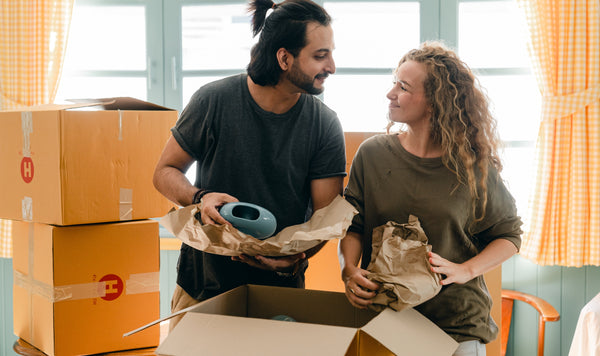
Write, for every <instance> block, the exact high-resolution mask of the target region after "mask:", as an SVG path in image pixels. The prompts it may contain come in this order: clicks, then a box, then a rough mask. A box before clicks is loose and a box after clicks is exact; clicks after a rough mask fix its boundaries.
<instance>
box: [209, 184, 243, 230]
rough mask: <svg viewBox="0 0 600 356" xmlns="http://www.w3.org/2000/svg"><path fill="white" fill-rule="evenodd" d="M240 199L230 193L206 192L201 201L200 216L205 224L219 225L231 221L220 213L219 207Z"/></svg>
mask: <svg viewBox="0 0 600 356" xmlns="http://www.w3.org/2000/svg"><path fill="white" fill-rule="evenodd" d="M237 201H238V200H237V199H236V198H235V197H232V196H231V195H229V194H225V193H216V192H211V193H206V194H205V195H204V196H203V197H202V200H201V202H200V218H201V219H202V220H201V222H202V223H203V224H210V225H219V224H228V225H231V223H230V222H229V221H227V220H225V218H224V217H222V216H221V214H219V209H220V208H221V207H222V206H223V205H225V204H226V203H234V202H237Z"/></svg>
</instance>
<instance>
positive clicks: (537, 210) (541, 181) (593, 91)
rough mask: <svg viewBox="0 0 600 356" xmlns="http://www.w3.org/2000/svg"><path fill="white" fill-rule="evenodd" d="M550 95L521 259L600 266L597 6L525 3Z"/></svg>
mask: <svg viewBox="0 0 600 356" xmlns="http://www.w3.org/2000/svg"><path fill="white" fill-rule="evenodd" d="M519 5H520V6H521V8H522V9H524V11H525V14H526V17H527V21H528V26H529V29H530V32H531V42H530V50H531V57H532V61H533V67H534V70H535V72H536V76H537V81H538V84H539V87H540V90H541V93H542V97H543V108H542V120H541V124H540V131H539V136H538V140H537V146H536V152H537V160H536V162H537V173H536V180H535V182H536V184H535V188H534V190H533V194H532V196H531V199H530V206H531V211H532V213H531V214H532V215H531V217H530V218H531V219H530V223H531V225H530V228H529V230H528V232H527V233H526V234H525V236H524V239H523V245H522V247H521V255H522V256H524V257H526V258H528V259H530V260H532V261H534V262H535V263H537V264H540V265H561V266H573V267H580V266H583V265H600V39H599V37H600V27H599V25H600V12H599V11H600V10H599V2H598V1H597V0H570V1H568V0H560V1H556V0H519Z"/></svg>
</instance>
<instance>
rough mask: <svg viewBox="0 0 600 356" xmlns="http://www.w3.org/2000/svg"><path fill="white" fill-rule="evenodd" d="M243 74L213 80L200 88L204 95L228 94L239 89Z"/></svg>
mask: <svg viewBox="0 0 600 356" xmlns="http://www.w3.org/2000/svg"><path fill="white" fill-rule="evenodd" d="M245 76H246V75H245V74H243V73H242V74H236V75H232V76H228V77H225V78H221V79H217V80H214V81H212V82H210V83H207V84H205V85H204V86H202V87H201V88H200V91H202V92H204V93H207V94H208V93H216V94H219V93H228V92H231V91H233V90H236V89H238V88H239V87H240V85H241V83H242V82H243V80H244V78H245Z"/></svg>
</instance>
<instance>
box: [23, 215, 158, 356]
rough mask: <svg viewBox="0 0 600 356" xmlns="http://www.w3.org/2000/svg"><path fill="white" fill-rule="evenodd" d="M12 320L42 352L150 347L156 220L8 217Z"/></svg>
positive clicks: (153, 332) (155, 311)
mask: <svg viewBox="0 0 600 356" xmlns="http://www.w3.org/2000/svg"><path fill="white" fill-rule="evenodd" d="M13 237H14V245H13V271H14V285H13V323H14V325H13V326H14V332H15V334H16V335H17V336H19V337H21V338H22V339H24V340H25V341H27V342H29V343H30V344H32V345H33V346H35V347H36V348H38V349H40V350H42V351H43V352H44V353H46V354H48V355H61V356H63V355H65V356H68V355H89V354H95V353H100V352H109V351H116V350H126V349H132V348H141V347H153V346H156V345H158V343H159V340H160V330H159V326H156V327H154V328H149V329H148V330H146V331H145V332H144V333H139V334H137V335H133V336H131V337H129V338H123V336H122V335H123V333H124V332H126V331H129V330H131V329H132V328H135V327H137V326H139V325H140V324H142V323H148V322H151V321H152V320H155V319H156V318H158V317H159V316H160V300H159V294H160V293H159V274H160V272H159V268H160V263H159V233H158V222H156V221H154V220H140V221H132V222H118V223H107V224H88V225H75V226H53V225H47V224H39V223H30V222H23V221H14V222H13Z"/></svg>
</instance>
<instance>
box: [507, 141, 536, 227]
mask: <svg viewBox="0 0 600 356" xmlns="http://www.w3.org/2000/svg"><path fill="white" fill-rule="evenodd" d="M534 155H535V148H534V147H533V146H532V147H509V148H506V149H504V152H503V154H502V164H503V165H504V169H503V170H502V173H501V175H502V178H503V179H504V184H506V187H507V188H508V190H509V191H510V193H511V194H512V196H513V197H514V198H515V200H516V203H517V213H518V214H519V216H520V217H521V219H522V220H523V221H524V222H525V223H526V219H527V217H528V216H529V213H528V210H527V209H528V203H529V191H530V188H531V187H532V184H533V183H534V182H533V180H534V174H535V168H536V167H535V166H534V164H533V162H534Z"/></svg>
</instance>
